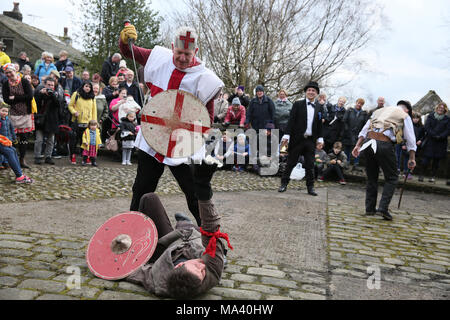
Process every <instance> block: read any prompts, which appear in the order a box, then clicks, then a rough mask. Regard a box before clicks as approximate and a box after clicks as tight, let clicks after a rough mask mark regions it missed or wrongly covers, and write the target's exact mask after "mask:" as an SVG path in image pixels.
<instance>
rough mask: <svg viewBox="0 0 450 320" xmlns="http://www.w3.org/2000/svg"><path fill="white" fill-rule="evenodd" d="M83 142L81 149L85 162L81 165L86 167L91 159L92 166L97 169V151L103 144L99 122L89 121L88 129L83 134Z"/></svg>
mask: <svg viewBox="0 0 450 320" xmlns="http://www.w3.org/2000/svg"><path fill="white" fill-rule="evenodd" d="M81 141H82V142H81V148H82V149H83V153H82V155H83V161H82V162H81V165H83V166H85V165H86V163H87V160H88V158H89V159H90V160H91V164H92V165H93V166H94V167H97V162H96V160H97V151H98V148H99V146H100V145H101V144H102V140H101V138H100V130H99V129H98V123H97V120H90V121H89V123H88V127H87V128H86V130H85V131H84V132H83V137H82V140H81Z"/></svg>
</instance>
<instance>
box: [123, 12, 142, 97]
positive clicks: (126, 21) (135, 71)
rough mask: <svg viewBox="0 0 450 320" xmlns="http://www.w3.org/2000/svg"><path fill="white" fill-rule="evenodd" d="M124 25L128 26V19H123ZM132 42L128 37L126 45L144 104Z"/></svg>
mask: <svg viewBox="0 0 450 320" xmlns="http://www.w3.org/2000/svg"><path fill="white" fill-rule="evenodd" d="M124 25H125V27H126V26H129V25H130V20H125V21H124ZM133 42H134V40H133V39H131V38H128V46H129V47H130V51H131V56H132V58H133V64H134V73H135V74H136V80H137V82H138V87H139V96H140V97H141V101H142V104H144V97H143V96H142V90H141V87H140V86H139V84H140V83H141V82H140V81H139V74H138V71H137V68H136V59H135V58H134V51H133Z"/></svg>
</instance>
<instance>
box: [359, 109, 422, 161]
mask: <svg viewBox="0 0 450 320" xmlns="http://www.w3.org/2000/svg"><path fill="white" fill-rule="evenodd" d="M369 126H370V120H367V122H366V124H365V125H364V127H363V128H362V130H361V132H360V133H359V135H358V138H360V137H363V138H366V137H367V132H368V131H369ZM373 131H375V132H380V131H381V129H377V128H373ZM383 134H384V135H385V136H386V137H388V138H389V139H391V141H392V142H394V143H395V142H396V138H395V135H394V132H393V131H392V129H388V130H386V131H384V132H383ZM403 138H404V140H406V149H407V150H408V152H409V151H410V150H413V151H416V150H417V145H416V135H415V134H414V127H413V122H412V120H411V117H410V116H407V117H406V118H405V120H403Z"/></svg>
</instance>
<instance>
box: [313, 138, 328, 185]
mask: <svg viewBox="0 0 450 320" xmlns="http://www.w3.org/2000/svg"><path fill="white" fill-rule="evenodd" d="M327 162H328V155H327V153H326V152H325V151H324V150H323V143H320V142H318V143H317V144H316V152H315V161H314V177H315V178H316V179H317V178H318V177H321V176H322V175H323V169H324V167H325V164H326V163H327Z"/></svg>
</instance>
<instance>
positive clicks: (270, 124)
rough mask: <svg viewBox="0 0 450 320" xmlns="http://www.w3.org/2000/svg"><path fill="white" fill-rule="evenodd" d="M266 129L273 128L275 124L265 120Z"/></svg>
mask: <svg viewBox="0 0 450 320" xmlns="http://www.w3.org/2000/svg"><path fill="white" fill-rule="evenodd" d="M266 129H267V130H272V129H275V125H274V124H273V123H272V122H267V123H266Z"/></svg>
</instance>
